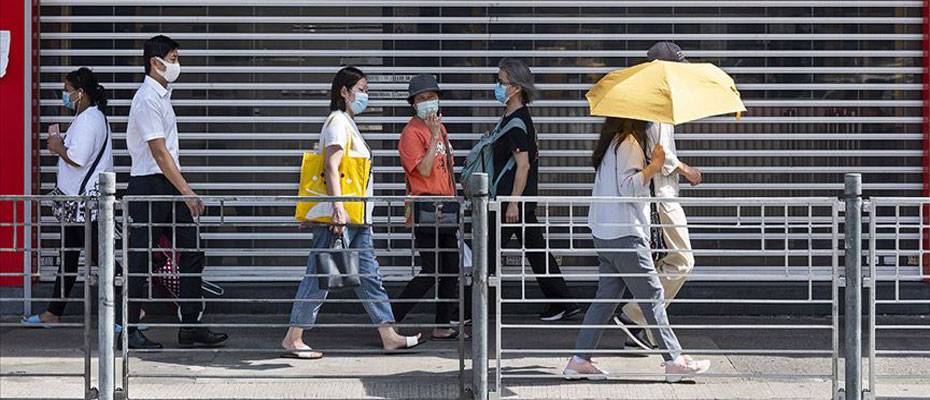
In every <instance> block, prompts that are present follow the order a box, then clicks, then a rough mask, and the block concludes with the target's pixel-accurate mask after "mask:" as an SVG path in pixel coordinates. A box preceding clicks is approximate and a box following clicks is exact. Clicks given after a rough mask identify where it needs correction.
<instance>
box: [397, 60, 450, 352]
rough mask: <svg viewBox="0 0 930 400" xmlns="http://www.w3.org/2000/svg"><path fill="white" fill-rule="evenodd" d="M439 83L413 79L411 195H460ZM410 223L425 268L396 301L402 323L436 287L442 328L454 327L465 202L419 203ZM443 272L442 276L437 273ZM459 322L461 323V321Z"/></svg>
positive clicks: (444, 334) (403, 139) (408, 134)
mask: <svg viewBox="0 0 930 400" xmlns="http://www.w3.org/2000/svg"><path fill="white" fill-rule="evenodd" d="M440 94H441V91H440V90H439V84H438V83H437V82H436V78H434V77H433V76H432V75H426V74H421V75H417V76H416V77H414V78H413V79H412V80H411V81H410V86H409V96H408V97H407V102H408V103H410V105H411V106H412V107H413V109H414V110H415V111H416V115H414V116H413V117H411V118H410V121H408V122H407V126H405V127H404V131H403V133H401V135H400V142H399V144H398V150H399V152H400V161H401V165H402V166H403V168H404V173H405V180H406V183H407V195H408V196H454V195H455V178H454V175H453V171H452V146H451V145H450V144H449V137H448V134H447V132H446V128H445V126H443V124H442V119H441V114H440V113H439V96H440ZM408 211H409V212H408V222H412V223H413V226H414V229H413V235H414V246H415V247H416V248H417V249H418V250H419V253H420V262H421V264H422V265H421V266H422V270H421V271H420V273H419V274H418V275H417V276H416V277H415V278H413V280H411V281H410V282H409V283H408V284H407V287H405V288H404V290H403V292H401V294H400V297H399V298H400V299H401V300H406V301H402V302H397V303H393V309H394V317H395V318H396V320H397V321H398V322H400V321H401V320H403V319H404V317H405V316H406V315H407V313H409V312H410V310H411V309H413V307H414V306H415V305H416V303H415V302H413V301H410V300H412V299H419V298H422V297H423V296H424V295H426V292H428V291H429V290H430V289H431V288H432V287H433V286H436V287H437V288H436V298H435V300H436V319H435V323H436V325H448V324H450V321H451V320H453V313H454V312H455V302H454V301H455V299H456V298H458V296H456V285H457V283H458V278H457V277H458V273H459V245H458V239H457V237H456V236H457V235H456V233H457V231H458V226H457V222H458V216H459V204H458V203H457V202H439V203H436V202H413V203H412V204H411V206H410V207H409V208H408ZM437 271H438V273H437ZM456 320H457V319H456ZM457 337H458V333H457V332H456V331H455V330H454V329H451V328H443V327H439V326H437V327H436V328H435V329H433V334H432V338H433V339H434V340H452V339H455V338H457Z"/></svg>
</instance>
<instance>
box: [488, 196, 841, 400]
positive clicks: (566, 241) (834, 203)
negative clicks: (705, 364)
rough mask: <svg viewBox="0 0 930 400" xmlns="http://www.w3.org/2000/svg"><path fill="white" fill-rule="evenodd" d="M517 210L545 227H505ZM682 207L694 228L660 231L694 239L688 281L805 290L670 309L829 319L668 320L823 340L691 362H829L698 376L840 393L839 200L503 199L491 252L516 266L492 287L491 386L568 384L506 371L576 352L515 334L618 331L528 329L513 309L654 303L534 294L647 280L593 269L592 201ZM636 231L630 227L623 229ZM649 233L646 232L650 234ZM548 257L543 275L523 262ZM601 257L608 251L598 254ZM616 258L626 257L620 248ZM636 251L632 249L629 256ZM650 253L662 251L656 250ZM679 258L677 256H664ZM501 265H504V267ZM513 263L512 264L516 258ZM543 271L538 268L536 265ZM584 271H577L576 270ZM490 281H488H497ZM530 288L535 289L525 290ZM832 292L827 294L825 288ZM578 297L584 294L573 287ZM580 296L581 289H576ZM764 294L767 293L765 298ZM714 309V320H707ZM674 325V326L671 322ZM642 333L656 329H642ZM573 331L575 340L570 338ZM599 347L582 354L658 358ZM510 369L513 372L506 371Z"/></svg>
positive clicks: (560, 326) (697, 327)
mask: <svg viewBox="0 0 930 400" xmlns="http://www.w3.org/2000/svg"><path fill="white" fill-rule="evenodd" d="M510 202H517V203H519V204H521V205H525V204H528V203H530V204H532V203H535V204H536V205H537V208H536V209H537V214H538V216H539V219H540V222H539V223H535V224H526V223H507V222H505V221H504V220H503V219H502V215H503V214H504V209H503V208H504V207H505V204H508V203H510ZM644 202H655V203H680V204H681V205H682V206H683V207H684V208H685V209H686V210H687V211H688V218H689V222H688V224H687V225H686V226H681V225H673V224H668V223H665V224H654V226H657V225H661V226H662V227H663V228H681V227H686V228H688V229H689V230H690V231H691V238H692V241H694V242H695V243H697V244H695V245H694V246H693V250H690V251H688V250H681V251H679V252H687V253H691V254H692V255H693V257H694V258H695V259H696V260H697V261H696V264H697V265H698V268H696V269H695V270H694V271H693V272H692V273H691V274H684V275H686V276H687V279H699V280H717V281H737V282H740V283H749V284H752V283H772V282H802V283H803V284H804V286H805V288H804V290H803V291H801V292H800V293H797V294H795V295H794V296H790V295H788V296H778V297H770V298H766V297H760V296H759V295H752V296H749V294H751V293H750V292H749V291H746V293H744V297H729V298H706V297H702V298H681V297H679V298H675V299H670V300H667V303H668V304H676V305H684V306H687V307H689V309H690V310H693V311H697V312H698V313H704V314H712V313H720V312H723V313H724V314H726V313H732V311H728V310H727V308H728V307H745V306H747V305H753V306H759V307H766V306H785V307H792V308H793V309H795V310H799V311H800V312H803V313H821V312H824V311H826V312H824V313H829V315H830V318H829V321H825V322H821V323H806V324H799V323H781V324H779V323H775V324H758V325H753V324H750V325H747V324H700V323H690V324H680V323H678V324H676V323H675V322H674V321H672V322H671V324H670V325H668V326H669V327H671V328H672V329H674V330H676V331H678V332H680V333H684V334H685V335H692V336H693V335H701V334H702V332H708V331H711V330H720V329H732V330H741V331H749V332H753V331H758V332H763V331H766V330H796V331H803V332H805V333H809V334H810V335H811V337H817V335H818V334H820V335H821V336H822V339H823V340H822V341H818V342H822V343H823V344H825V345H821V346H807V347H805V348H784V347H783V348H771V349H765V348H763V349H738V348H730V349H728V348H722V349H720V348H705V347H698V348H686V349H685V350H684V351H685V352H686V353H690V354H699V355H710V356H716V357H719V356H722V355H771V356H804V357H830V358H831V359H832V368H830V370H829V371H823V372H822V373H819V374H796V373H791V372H783V371H775V372H770V373H759V372H756V373H751V374H734V373H719V372H710V373H708V374H705V375H702V379H704V377H706V378H709V379H714V378H733V377H740V378H755V379H759V378H779V379H812V378H819V379H829V380H831V381H832V384H833V391H834V392H836V390H837V389H838V381H839V373H838V365H839V363H838V358H839V320H840V319H839V304H840V303H839V298H838V289H839V284H840V272H841V271H840V268H839V264H838V262H839V256H840V252H839V246H838V238H839V237H841V232H840V231H839V226H840V214H841V210H842V202H840V201H838V200H837V199H835V198H679V199H655V198H653V199H643V198H638V199H637V198H574V197H518V198H510V197H499V198H498V201H497V202H494V203H492V204H491V212H492V215H494V216H495V217H494V218H495V221H494V222H493V224H494V225H496V226H497V235H496V237H497V241H496V242H495V243H492V246H494V249H495V251H499V252H500V254H501V255H502V257H503V258H504V259H507V258H508V257H509V256H516V258H517V262H516V264H518V265H516V266H515V267H511V268H506V267H502V268H498V274H497V275H496V278H497V280H496V282H497V283H498V286H499V290H497V291H496V292H497V295H496V304H495V306H496V313H495V314H496V321H495V326H494V329H495V333H494V335H495V343H496V348H495V359H496V368H495V380H496V385H495V387H496V391H497V392H498V393H500V392H502V391H503V390H504V381H505V380H509V379H524V380H527V379H546V378H549V379H551V378H558V379H562V378H563V376H562V375H561V374H552V373H549V372H542V373H526V372H518V373H507V372H506V371H507V370H508V369H510V368H511V367H512V368H513V369H515V370H518V371H520V370H521V369H520V366H519V365H518V363H517V364H514V361H515V360H517V359H518V358H519V357H543V356H558V357H561V358H563V359H564V360H563V361H567V360H568V358H569V357H570V356H571V355H572V354H575V353H576V351H575V350H574V349H573V347H571V345H570V343H571V342H573V340H572V341H568V340H563V341H560V342H559V344H558V347H533V346H526V345H525V344H521V345H520V346H512V347H508V343H514V341H513V340H512V335H519V336H526V335H545V334H547V333H550V332H558V333H560V334H561V333H563V332H564V333H566V335H565V337H567V338H570V339H574V335H573V334H574V333H575V332H576V331H577V330H578V329H580V328H582V327H585V328H604V329H608V328H609V329H617V326H616V325H613V324H612V323H608V321H604V323H601V324H598V325H581V324H580V323H578V322H563V323H525V322H519V321H518V320H517V319H516V318H514V317H513V316H512V314H511V313H509V312H508V310H507V308H508V307H510V308H513V307H515V306H520V305H527V304H533V305H537V306H540V305H543V304H594V303H617V304H620V303H621V302H622V303H637V304H644V303H651V302H652V300H650V299H644V298H633V299H626V300H621V299H610V300H597V299H591V298H590V297H588V296H582V295H578V294H575V295H573V296H571V297H567V298H558V299H545V298H535V296H532V295H530V294H529V293H530V292H531V291H532V286H535V285H534V284H533V283H532V281H537V282H538V281H539V280H540V279H553V278H563V279H566V280H570V281H572V282H577V281H591V280H596V279H598V278H603V277H621V278H631V277H643V276H647V275H649V274H626V273H623V274H603V273H598V272H595V271H592V270H591V267H593V266H596V265H597V260H596V256H597V255H598V252H599V251H598V250H596V249H595V248H594V246H593V243H592V236H591V233H590V230H589V228H588V224H587V220H586V215H587V213H586V210H587V209H588V208H589V206H590V205H591V204H594V203H640V204H642V203H644ZM618 226H626V227H631V226H632V225H629V224H627V225H620V224H618ZM531 228H535V229H541V230H542V231H543V232H544V236H546V237H547V238H548V239H547V240H545V246H544V247H542V248H529V247H527V246H526V245H525V243H521V246H519V247H516V248H508V247H505V246H503V245H504V244H505V243H503V242H502V241H501V237H502V236H501V232H502V231H503V230H504V229H510V230H514V229H517V230H520V231H521V233H525V232H526V230H527V229H531ZM645 229H646V230H647V231H648V229H649V228H648V227H645ZM723 237H727V238H729V239H728V240H725V241H722V242H721V243H722V244H723V245H724V246H726V247H721V248H713V249H711V248H706V247H704V246H702V244H701V242H706V241H707V240H708V239H709V238H723ZM534 251H535V252H545V253H548V254H552V255H555V257H554V258H548V259H546V260H547V261H546V266H545V268H544V269H545V273H539V272H538V271H537V272H535V273H534V272H533V271H530V269H529V268H527V267H529V262H528V261H527V257H526V256H527V254H528V253H532V252H534ZM601 251H603V250H601ZM617 251H618V252H623V251H625V250H623V249H620V250H617ZM626 251H632V250H626ZM652 251H653V252H655V251H657V250H652ZM664 251H665V252H667V253H675V252H676V250H671V249H668V250H664ZM558 258H561V261H562V266H563V267H564V266H565V265H571V266H572V268H569V269H570V270H571V271H572V272H563V273H561V274H556V273H551V272H550V271H551V269H553V267H558V266H553V265H550V264H551V261H552V260H556V259H558ZM710 260H713V262H715V263H716V265H730V266H733V267H735V268H720V269H721V270H722V271H715V268H700V266H701V264H702V262H706V261H710ZM498 261H500V260H499V259H498ZM511 261H513V260H511ZM537 268H538V267H537ZM579 271H580V272H579ZM682 275H683V274H680V273H665V272H662V271H659V273H658V276H659V277H663V278H671V279H676V278H680V277H682ZM493 279H494V278H492V280H493ZM508 284H510V285H513V284H516V285H519V290H517V291H508V290H506V286H507V285H508ZM528 288H530V289H531V290H527V289H528ZM826 288H829V290H824V289H826ZM573 289H578V288H577V287H575V288H573ZM574 291H575V293H577V292H578V290H574ZM763 296H764V295H763ZM708 311H711V312H708ZM673 319H674V318H673ZM643 327H645V328H657V327H659V326H653V325H644V326H643ZM568 333H572V334H568ZM601 347H602V349H600V350H594V351H586V352H590V353H593V354H596V355H598V356H607V355H631V354H640V355H657V354H661V353H663V351H661V350H640V349H623V348H622V346H620V347H621V348H620V349H616V347H617V346H610V345H603V346H601ZM509 364H513V365H509ZM610 376H611V377H613V378H633V379H643V378H655V377H659V376H664V373H658V372H648V371H647V372H629V371H625V372H621V373H617V374H611V375H610Z"/></svg>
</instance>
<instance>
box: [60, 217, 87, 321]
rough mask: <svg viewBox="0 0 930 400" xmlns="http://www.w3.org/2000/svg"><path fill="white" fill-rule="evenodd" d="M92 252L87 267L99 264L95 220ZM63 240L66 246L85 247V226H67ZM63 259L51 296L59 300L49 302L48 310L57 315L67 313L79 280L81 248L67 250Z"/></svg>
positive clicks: (63, 233)
mask: <svg viewBox="0 0 930 400" xmlns="http://www.w3.org/2000/svg"><path fill="white" fill-rule="evenodd" d="M91 232H92V234H91V246H90V249H91V254H87V267H88V268H89V267H90V266H91V265H97V243H98V242H97V236H98V235H97V222H96V221H94V222H93V223H92V226H91ZM62 235H63V236H62V240H63V241H64V247H65V248H66V249H67V248H73V249H82V248H84V238H85V235H84V226H83V225H82V226H66V227H64V229H63V231H62ZM64 253H65V254H64V256H63V257H62V260H61V266H59V267H58V276H57V277H55V288H54V289H53V290H52V295H51V296H49V297H52V298H57V299H58V300H55V301H52V302H50V303H48V312H50V313H52V314H55V315H57V316H59V317H60V316H62V315H64V313H65V306H67V305H68V299H69V298H70V297H71V290H72V289H74V282H75V281H76V280H77V271H78V261H79V259H80V257H81V251H80V250H65V252H64Z"/></svg>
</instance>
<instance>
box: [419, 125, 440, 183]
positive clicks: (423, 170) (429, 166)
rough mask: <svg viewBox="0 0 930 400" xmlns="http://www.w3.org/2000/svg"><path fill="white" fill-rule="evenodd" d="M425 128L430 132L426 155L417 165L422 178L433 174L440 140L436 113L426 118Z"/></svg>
mask: <svg viewBox="0 0 930 400" xmlns="http://www.w3.org/2000/svg"><path fill="white" fill-rule="evenodd" d="M426 126H427V127H428V128H429V131H430V140H429V146H428V147H427V149H426V155H424V156H423V159H422V160H420V162H419V163H418V164H417V172H419V173H420V175H422V176H426V177H428V176H430V174H431V173H432V172H433V162H434V161H435V160H436V149H437V147H438V146H437V145H438V144H439V143H440V141H441V140H442V120H441V117H440V116H438V115H436V113H432V112H431V113H429V115H427V116H426Z"/></svg>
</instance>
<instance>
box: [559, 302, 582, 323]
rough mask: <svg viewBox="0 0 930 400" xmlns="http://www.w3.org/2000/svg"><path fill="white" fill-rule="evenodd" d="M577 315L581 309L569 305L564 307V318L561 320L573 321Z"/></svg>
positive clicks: (574, 305)
mask: <svg viewBox="0 0 930 400" xmlns="http://www.w3.org/2000/svg"><path fill="white" fill-rule="evenodd" d="M579 315H581V307H578V305H577V304H569V305H567V306H565V316H564V317H562V319H573V318H575V317H577V316H579Z"/></svg>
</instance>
